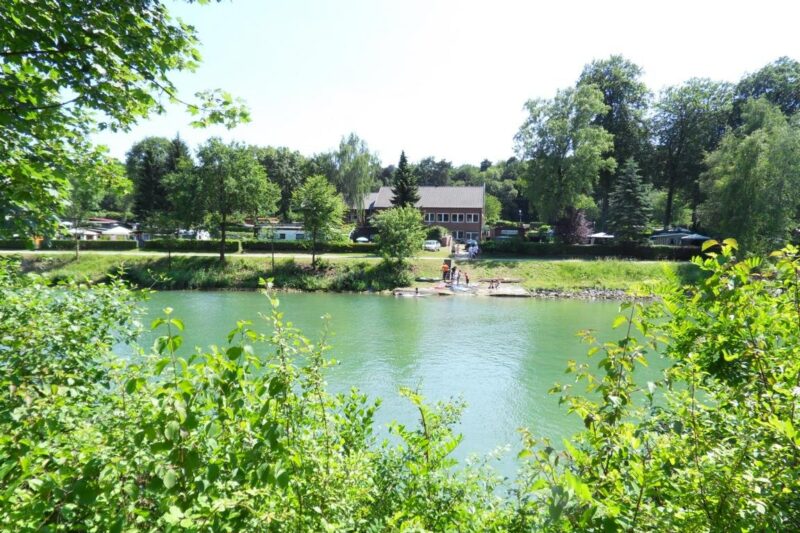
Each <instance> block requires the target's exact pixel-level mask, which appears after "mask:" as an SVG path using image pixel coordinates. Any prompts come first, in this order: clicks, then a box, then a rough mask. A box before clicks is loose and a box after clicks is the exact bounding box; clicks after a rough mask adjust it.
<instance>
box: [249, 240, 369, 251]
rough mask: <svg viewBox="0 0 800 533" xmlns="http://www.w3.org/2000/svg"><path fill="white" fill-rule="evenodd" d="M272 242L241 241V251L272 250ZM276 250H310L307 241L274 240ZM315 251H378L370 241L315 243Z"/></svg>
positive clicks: (309, 244)
mask: <svg viewBox="0 0 800 533" xmlns="http://www.w3.org/2000/svg"><path fill="white" fill-rule="evenodd" d="M272 246H273V244H272V243H271V242H269V241H242V251H243V252H245V253H247V252H257V253H269V252H270V251H272V249H273V248H272ZM274 246H275V248H274V249H275V251H276V252H297V253H307V252H309V251H310V250H311V243H310V242H309V241H275V243H274ZM317 251H318V252H320V253H365V254H373V253H376V252H377V251H378V246H377V245H376V244H375V243H372V242H365V243H360V242H350V241H345V242H323V243H317Z"/></svg>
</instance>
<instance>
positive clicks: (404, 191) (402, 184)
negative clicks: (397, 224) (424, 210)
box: [392, 151, 419, 207]
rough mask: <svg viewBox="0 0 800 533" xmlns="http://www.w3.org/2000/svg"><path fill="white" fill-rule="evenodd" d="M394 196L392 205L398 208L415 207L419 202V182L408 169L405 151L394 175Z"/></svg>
mask: <svg viewBox="0 0 800 533" xmlns="http://www.w3.org/2000/svg"><path fill="white" fill-rule="evenodd" d="M392 195H393V196H392V205H394V206H397V207H414V206H415V205H416V203H417V202H419V189H418V188H417V180H416V178H415V177H414V174H413V173H412V172H411V169H410V168H408V159H406V153H405V151H402V152H400V162H399V163H398V164H397V170H396V171H395V173H394V187H393V188H392Z"/></svg>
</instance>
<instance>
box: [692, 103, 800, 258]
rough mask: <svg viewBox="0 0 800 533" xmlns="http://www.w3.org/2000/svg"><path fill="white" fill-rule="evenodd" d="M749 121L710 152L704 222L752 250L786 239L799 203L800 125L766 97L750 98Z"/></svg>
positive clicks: (745, 113) (745, 115)
mask: <svg viewBox="0 0 800 533" xmlns="http://www.w3.org/2000/svg"><path fill="white" fill-rule="evenodd" d="M743 119H744V124H743V125H742V126H741V127H739V128H738V129H737V130H735V131H731V132H729V133H727V134H726V135H725V137H724V138H723V139H722V142H721V143H720V147H719V149H718V150H717V151H715V152H713V153H711V154H710V155H709V156H708V159H707V164H708V166H709V170H708V172H707V173H706V174H705V176H704V180H703V188H704V190H705V192H706V194H707V196H708V199H707V200H706V201H705V203H704V204H703V205H702V206H701V217H702V218H701V219H702V221H703V223H704V225H707V226H709V227H713V228H716V229H717V231H718V232H720V233H723V234H725V235H731V236H733V237H735V238H736V239H737V240H738V241H739V242H740V244H741V246H742V247H743V248H745V249H747V250H760V251H763V250H767V249H770V248H772V247H774V246H775V245H780V244H782V243H783V242H785V241H786V239H787V237H788V233H789V231H790V230H791V229H794V227H795V225H796V224H797V219H796V217H797V213H798V207H800V127H798V126H797V125H796V124H794V123H790V122H789V121H788V120H787V119H786V117H785V116H784V115H783V114H782V113H781V112H780V110H779V109H778V108H776V107H775V106H773V105H771V104H769V103H768V102H767V101H766V100H763V99H761V100H754V101H751V102H749V103H747V104H746V105H745V106H744V110H743Z"/></svg>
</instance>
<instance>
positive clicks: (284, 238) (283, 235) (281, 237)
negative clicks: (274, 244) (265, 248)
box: [278, 233, 286, 241]
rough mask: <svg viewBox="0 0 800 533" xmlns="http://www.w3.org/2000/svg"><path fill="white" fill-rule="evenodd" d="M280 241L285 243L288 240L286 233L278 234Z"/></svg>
mask: <svg viewBox="0 0 800 533" xmlns="http://www.w3.org/2000/svg"><path fill="white" fill-rule="evenodd" d="M278 240H279V241H285V240H286V234H285V233H278Z"/></svg>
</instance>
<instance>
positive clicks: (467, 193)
mask: <svg viewBox="0 0 800 533" xmlns="http://www.w3.org/2000/svg"><path fill="white" fill-rule="evenodd" d="M393 197H394V194H393V193H392V188H391V187H381V188H380V190H379V191H378V192H373V193H370V194H368V195H367V196H366V197H365V198H364V209H387V208H389V207H392V198H393ZM483 199H484V188H483V187H419V201H418V202H417V203H416V204H414V205H415V207H421V208H432V207H444V208H473V209H483Z"/></svg>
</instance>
